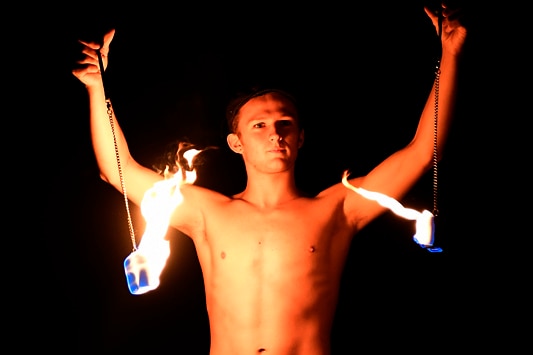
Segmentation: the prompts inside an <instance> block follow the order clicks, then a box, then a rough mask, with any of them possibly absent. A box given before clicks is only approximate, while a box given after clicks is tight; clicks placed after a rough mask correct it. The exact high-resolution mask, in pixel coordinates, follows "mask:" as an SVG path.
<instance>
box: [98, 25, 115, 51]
mask: <svg viewBox="0 0 533 355" xmlns="http://www.w3.org/2000/svg"><path fill="white" fill-rule="evenodd" d="M114 36H115V29H111V30H110V31H109V32H107V33H106V34H105V35H104V43H103V45H102V48H101V53H102V54H103V55H107V54H108V53H109V45H110V44H111V41H112V40H113V37H114Z"/></svg>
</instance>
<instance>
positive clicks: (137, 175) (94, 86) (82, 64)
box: [72, 30, 162, 205]
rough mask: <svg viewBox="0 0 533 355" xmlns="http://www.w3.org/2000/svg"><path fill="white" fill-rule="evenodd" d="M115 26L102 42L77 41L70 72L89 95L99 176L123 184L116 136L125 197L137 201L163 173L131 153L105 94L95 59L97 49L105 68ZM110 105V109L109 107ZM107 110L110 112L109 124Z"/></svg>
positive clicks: (118, 187) (117, 184)
mask: <svg viewBox="0 0 533 355" xmlns="http://www.w3.org/2000/svg"><path fill="white" fill-rule="evenodd" d="M114 35H115V30H111V31H109V32H108V33H106V34H105V36H104V40H103V45H102V44H100V43H94V42H84V41H80V43H81V44H82V45H83V50H82V54H83V58H82V59H81V60H80V61H79V62H78V64H79V67H77V68H76V69H74V70H73V71H72V73H73V74H74V76H76V77H77V78H78V79H79V80H80V81H81V82H82V83H83V84H84V85H85V87H86V89H87V93H88V98H89V110H90V129H91V139H92V144H93V150H94V154H95V156H96V161H97V164H98V168H99V170H100V176H101V178H102V179H103V180H104V181H106V182H108V183H109V184H111V185H113V186H114V187H115V188H116V189H117V190H119V191H120V192H123V191H122V184H121V180H120V176H119V170H118V162H117V154H116V150H115V139H116V143H117V148H118V154H119V159H120V167H121V172H122V177H123V178H124V180H123V181H124V186H125V187H126V192H127V195H128V198H129V199H130V200H131V201H132V202H134V203H135V204H137V205H140V203H141V201H142V198H143V196H144V193H145V191H146V190H148V189H149V188H150V187H152V186H153V184H154V183H155V182H156V181H158V180H161V179H162V177H161V176H160V175H159V174H158V173H157V172H155V171H154V170H151V169H148V168H146V167H143V166H141V165H139V164H138V163H137V162H136V161H135V160H134V159H133V157H132V156H131V154H130V151H129V149H128V144H127V142H126V139H125V137H124V134H123V132H122V129H121V128H120V125H119V124H118V122H117V120H116V117H115V115H114V111H113V109H112V105H110V106H108V104H107V102H106V97H105V91H104V85H103V81H102V75H101V74H100V66H99V59H98V51H100V54H101V56H102V61H103V64H104V67H105V68H107V65H108V58H109V47H110V44H111V41H112V40H113V37H114ZM108 108H109V110H108ZM109 113H111V114H112V123H113V125H111V122H110V119H109Z"/></svg>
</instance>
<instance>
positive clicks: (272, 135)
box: [269, 130, 281, 142]
mask: <svg viewBox="0 0 533 355" xmlns="http://www.w3.org/2000/svg"><path fill="white" fill-rule="evenodd" d="M269 138H270V141H271V142H275V141H281V136H280V135H279V133H278V132H276V130H273V132H271V133H270V137H269Z"/></svg>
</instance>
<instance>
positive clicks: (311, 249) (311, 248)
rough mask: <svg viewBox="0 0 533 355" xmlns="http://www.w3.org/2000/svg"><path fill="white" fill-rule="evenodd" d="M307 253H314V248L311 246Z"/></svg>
mask: <svg viewBox="0 0 533 355" xmlns="http://www.w3.org/2000/svg"><path fill="white" fill-rule="evenodd" d="M309 252H310V253H314V252H315V247H314V246H312V245H311V246H310V247H309Z"/></svg>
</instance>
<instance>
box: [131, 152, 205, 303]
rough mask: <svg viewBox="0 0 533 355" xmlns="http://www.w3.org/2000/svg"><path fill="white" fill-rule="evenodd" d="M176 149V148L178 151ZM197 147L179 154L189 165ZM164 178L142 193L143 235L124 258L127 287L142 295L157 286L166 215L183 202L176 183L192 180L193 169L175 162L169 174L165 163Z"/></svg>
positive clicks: (165, 252)
mask: <svg viewBox="0 0 533 355" xmlns="http://www.w3.org/2000/svg"><path fill="white" fill-rule="evenodd" d="M178 152H179V151H178ZM200 152H201V151H200V150H197V149H189V150H187V151H186V152H184V153H183V157H184V158H185V159H186V160H187V163H188V165H189V166H192V160H193V158H194V157H195V156H196V155H197V154H198V153H200ZM164 176H165V179H164V180H161V181H158V182H156V183H155V184H154V185H153V187H152V188H150V189H148V190H147V191H146V193H145V194H144V197H143V200H142V202H141V213H142V215H143V217H144V219H145V221H146V227H145V231H144V234H143V236H142V238H141V242H140V244H139V247H138V249H137V250H135V251H134V252H132V253H131V254H130V255H129V256H128V257H127V258H126V260H125V261H124V267H125V271H126V278H127V280H128V287H129V289H130V292H131V293H132V294H136V295H139V294H143V293H146V292H148V291H151V290H154V289H155V288H157V287H158V286H159V283H160V279H159V278H160V275H161V273H162V272H163V269H164V268H165V265H166V262H167V260H168V257H169V256H170V243H169V241H168V240H166V239H165V236H166V234H167V231H168V225H169V223H170V217H171V215H172V212H173V211H174V210H175V208H176V207H177V206H178V205H179V204H180V203H181V202H182V201H183V195H182V193H181V191H180V186H181V185H184V184H193V183H194V182H195V181H196V170H194V169H192V170H185V169H184V168H183V167H181V166H180V165H179V164H178V171H177V172H176V173H171V172H170V170H169V167H168V166H167V167H166V169H165V171H164Z"/></svg>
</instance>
